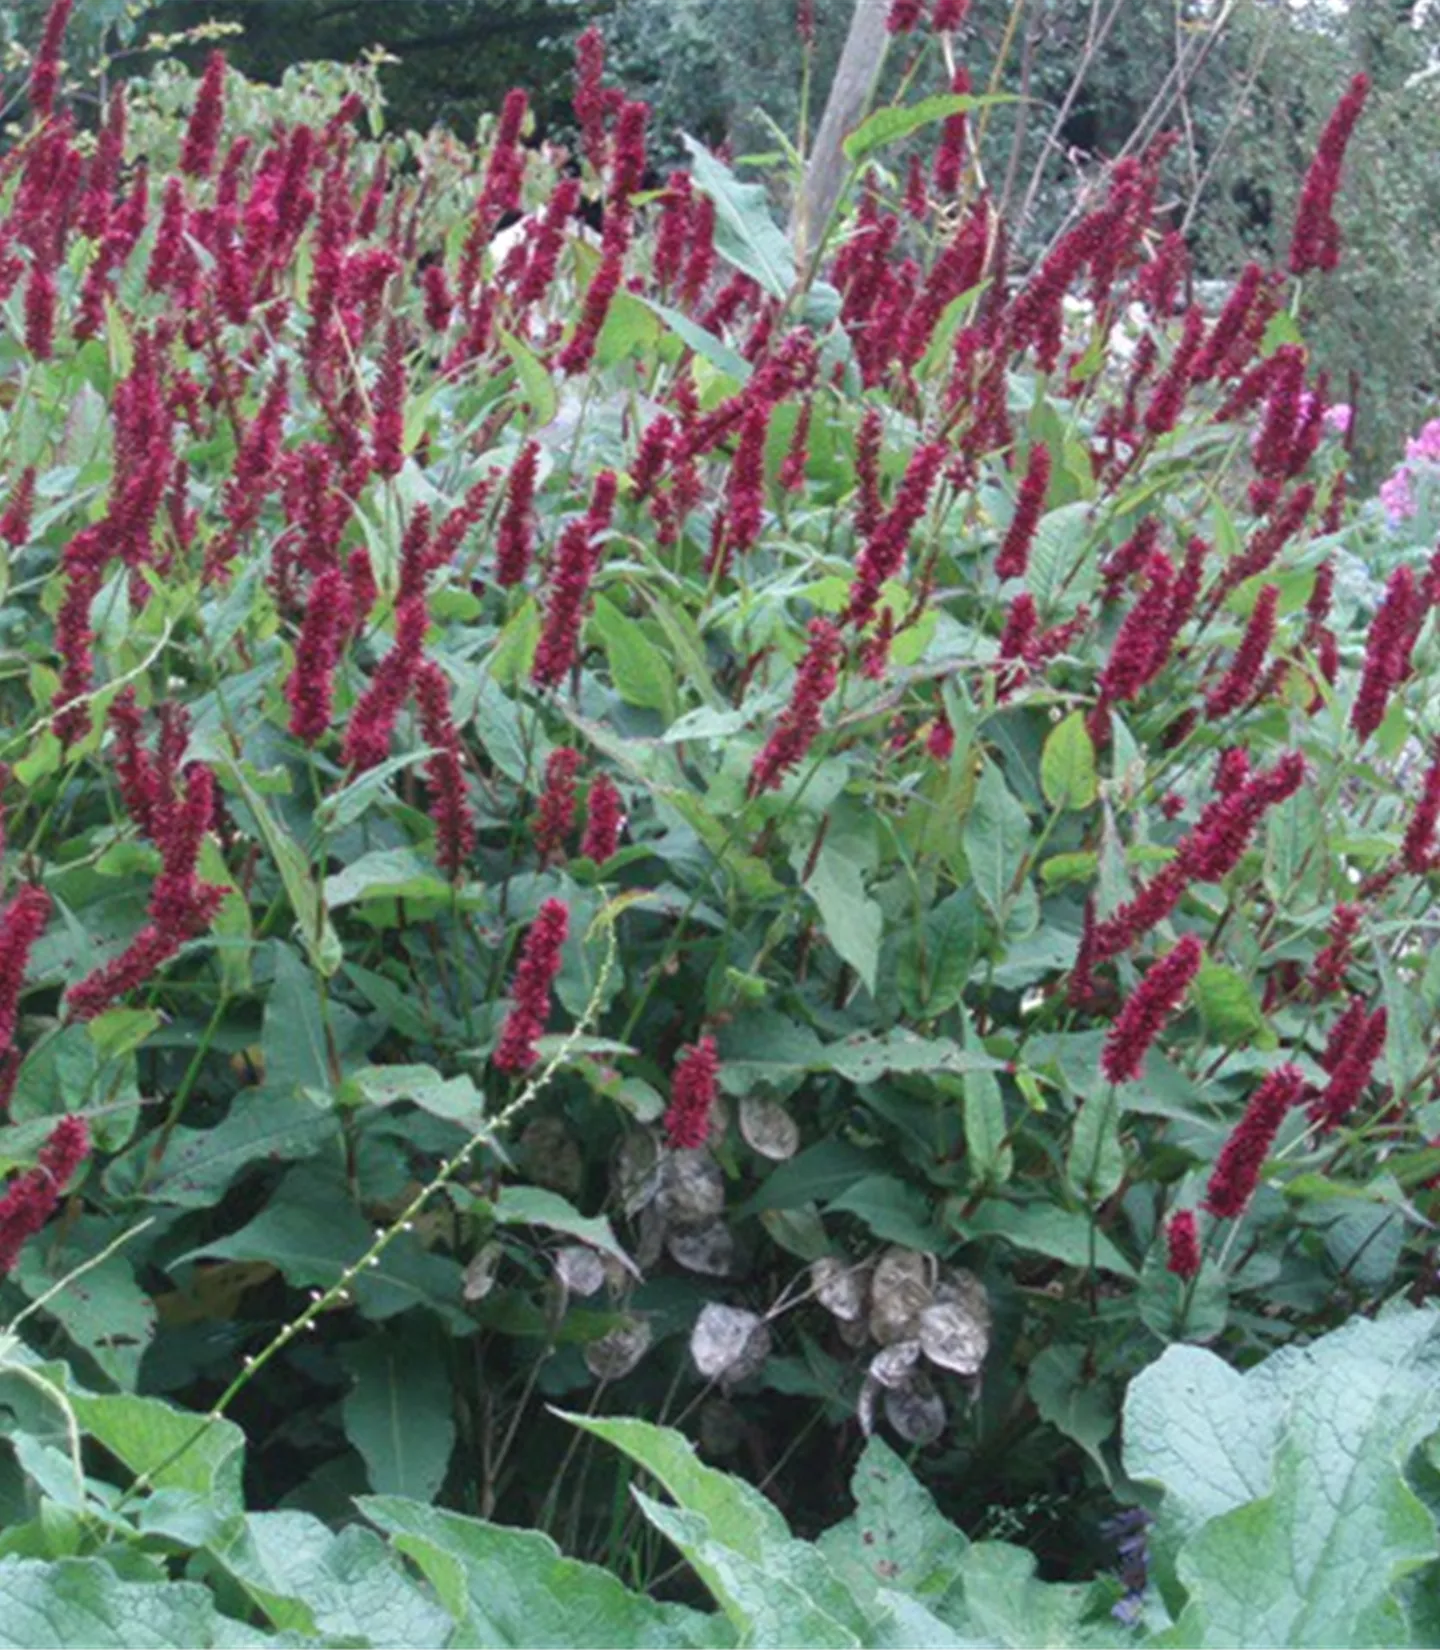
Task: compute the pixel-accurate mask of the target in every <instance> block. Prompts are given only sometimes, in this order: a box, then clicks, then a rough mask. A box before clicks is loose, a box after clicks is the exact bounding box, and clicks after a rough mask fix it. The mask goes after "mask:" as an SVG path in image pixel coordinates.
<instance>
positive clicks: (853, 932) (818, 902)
mask: <svg viewBox="0 0 1440 1650" xmlns="http://www.w3.org/2000/svg"><path fill="white" fill-rule="evenodd" d="M806 857H808V849H807V850H806V851H805V853H804V854H800V855H797V858H798V859H800V860H803V859H805V858H806ZM805 889H806V892H807V893H808V894H809V895H810V898H811V899H813V900H814V901H815V908H816V909H817V910H818V911H819V913H820V921H821V922H822V923H823V924H824V927H825V937H826V938H827V939H828V940H829V941H830V943H831V945H833V946H834V947H835V950H836V952H837V953H838V955H839V956H840V957H841V959H842V960H843V961H845V962H847V963H849V965H850V966H851V968H853V969H854V970H855V972H856V973H857V974H858V975H859V976H860V978H861V980H862V982H863V983H864V986H865V989H866V990H867V991H870V992H873V991H874V990H875V983H876V980H875V974H876V970H877V969H878V967H879V966H880V936H881V934H882V932H883V930H884V915H883V913H882V912H881V910H880V907H879V905H877V904H876V902H875V901H874V900H873V899H871V898H870V896H869V894H867V893H866V891H865V884H864V881H863V879H862V874H861V867H860V866H859V865H857V864H856V862H855V861H854V860H853V859H851V858H850V857H849V856H848V855H846V854H843V853H840V852H837V851H835V850H832V849H830V848H822V849H821V850H820V853H819V855H818V857H817V858H816V860H815V864H814V866H813V867H812V868H811V871H810V875H809V878H808V879H807V880H806V883H805Z"/></svg>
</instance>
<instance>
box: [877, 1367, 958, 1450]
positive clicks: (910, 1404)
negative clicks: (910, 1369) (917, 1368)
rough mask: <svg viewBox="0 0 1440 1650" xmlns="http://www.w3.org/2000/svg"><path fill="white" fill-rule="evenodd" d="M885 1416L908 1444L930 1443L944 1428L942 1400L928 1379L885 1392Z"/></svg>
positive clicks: (943, 1402)
mask: <svg viewBox="0 0 1440 1650" xmlns="http://www.w3.org/2000/svg"><path fill="white" fill-rule="evenodd" d="M885 1419H886V1420H887V1421H888V1422H889V1423H890V1425H891V1426H892V1427H894V1429H895V1431H896V1432H898V1433H899V1434H900V1436H901V1437H902V1438H903V1439H904V1440H905V1442H906V1443H907V1444H933V1443H934V1442H935V1440H936V1439H937V1438H938V1437H939V1436H940V1434H941V1433H942V1432H944V1430H945V1400H944V1399H943V1398H942V1397H941V1396H940V1394H939V1393H938V1392H936V1391H934V1390H933V1389H932V1388H931V1387H930V1385H929V1383H928V1382H921V1381H912V1382H911V1383H910V1384H909V1385H908V1386H902V1387H896V1388H895V1389H894V1390H893V1391H889V1392H887V1393H886V1394H885Z"/></svg>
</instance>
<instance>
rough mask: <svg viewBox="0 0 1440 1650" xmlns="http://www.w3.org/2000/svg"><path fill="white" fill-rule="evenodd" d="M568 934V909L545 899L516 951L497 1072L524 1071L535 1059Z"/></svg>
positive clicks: (558, 901) (494, 1060) (496, 1063)
mask: <svg viewBox="0 0 1440 1650" xmlns="http://www.w3.org/2000/svg"><path fill="white" fill-rule="evenodd" d="M569 931H570V912H569V909H568V907H567V906H566V905H565V904H564V903H563V902H562V901H560V900H558V899H547V900H546V901H545V903H544V904H543V905H542V906H541V907H540V913H539V915H538V916H537V917H536V918H535V921H534V922H533V923H532V924H531V925H530V931H529V933H527V934H526V936H525V940H524V943H523V944H522V945H521V947H520V962H519V965H518V966H517V968H516V970H515V979H514V981H513V982H512V984H511V987H510V999H511V1003H512V1005H513V1006H512V1007H511V1009H510V1012H509V1014H508V1015H507V1016H506V1018H505V1024H504V1025H503V1026H502V1027H501V1028H500V1041H499V1042H498V1044H497V1045H496V1048H495V1053H494V1055H493V1056H492V1060H493V1062H494V1064H495V1066H496V1068H497V1069H498V1070H500V1071H526V1070H528V1069H529V1068H530V1067H531V1066H533V1065H534V1064H535V1062H536V1060H537V1059H538V1058H539V1050H538V1049H537V1048H536V1046H535V1045H536V1043H537V1042H538V1041H539V1039H540V1038H541V1037H542V1036H543V1035H544V1032H545V1022H546V1020H547V1019H549V1017H550V991H551V988H552V987H553V986H554V984H555V977H556V975H557V974H559V972H560V953H561V951H562V950H563V948H564V945H565V939H566V936H567V934H568V933H569Z"/></svg>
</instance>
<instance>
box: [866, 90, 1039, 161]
mask: <svg viewBox="0 0 1440 1650" xmlns="http://www.w3.org/2000/svg"><path fill="white" fill-rule="evenodd" d="M1009 101H1010V100H1009V99H1008V98H1002V97H974V96H971V95H970V94H968V93H963V92H938V93H936V95H935V96H934V97H922V98H921V99H920V100H919V102H917V103H906V104H893V105H891V107H889V108H887V109H877V110H876V111H875V113H874V114H873V115H871V116H869V118H868V119H866V120H862V121H861V122H860V124H859V125H858V126H857V127H856V128H855V130H854V131H853V132H851V133H850V134H849V136H848V137H847V138H846V139H845V158H846V159H847V160H848V161H849V162H850V163H851V165H852V166H858V165H859V164H860V162H861V161H862V160H864V159H865V158H866V157H867V156H868V155H872V154H874V152H875V151H876V150H877V149H883V148H884V147H885V145H886V144H887V143H896V142H898V141H899V140H900V139H901V138H904V137H909V136H910V134H911V132H917V131H919V129H920V128H921V127H922V126H928V125H930V123H931V122H932V121H936V120H948V119H949V118H950V117H951V115H963V114H965V113H967V112H968V111H969V110H971V109H978V108H982V107H983V106H984V105H986V104H989V103H996V102H1009Z"/></svg>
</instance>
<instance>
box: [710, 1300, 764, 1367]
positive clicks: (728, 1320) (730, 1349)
mask: <svg viewBox="0 0 1440 1650" xmlns="http://www.w3.org/2000/svg"><path fill="white" fill-rule="evenodd" d="M769 1352H770V1330H769V1328H768V1326H767V1325H766V1323H765V1320H764V1319H763V1318H762V1317H760V1316H759V1315H758V1314H757V1313H754V1312H749V1311H747V1310H746V1309H745V1308H744V1307H742V1306H726V1305H724V1304H723V1303H722V1302H720V1301H711V1302H709V1304H708V1305H706V1306H705V1307H704V1309H703V1310H702V1311H701V1313H700V1316H699V1317H698V1318H697V1319H696V1320H695V1327H694V1329H693V1330H692V1331H691V1332H690V1356H691V1358H693V1359H694V1361H695V1367H696V1369H698V1370H699V1371H700V1373H701V1374H702V1375H703V1376H704V1377H705V1379H706V1380H707V1381H714V1380H719V1379H722V1378H723V1379H724V1381H725V1382H726V1384H727V1385H732V1386H733V1385H734V1384H735V1383H736V1382H738V1381H743V1380H744V1379H745V1378H746V1376H747V1375H753V1374H755V1373H756V1371H757V1370H759V1369H760V1367H761V1366H762V1365H763V1364H764V1362H765V1359H766V1358H767V1357H768V1356H769Z"/></svg>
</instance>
